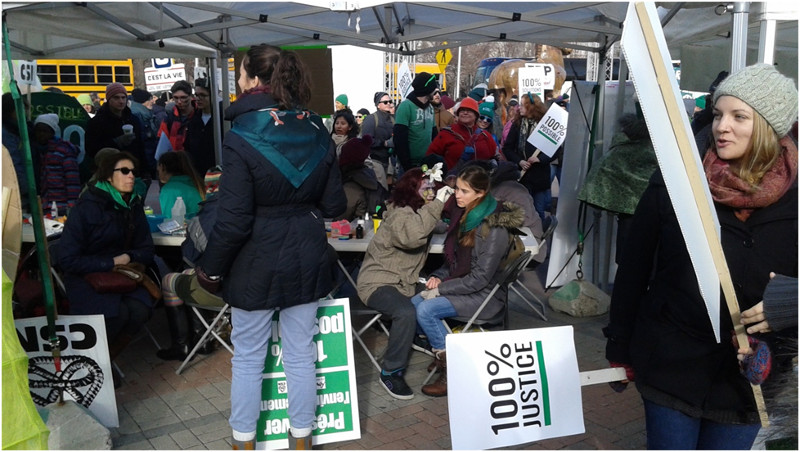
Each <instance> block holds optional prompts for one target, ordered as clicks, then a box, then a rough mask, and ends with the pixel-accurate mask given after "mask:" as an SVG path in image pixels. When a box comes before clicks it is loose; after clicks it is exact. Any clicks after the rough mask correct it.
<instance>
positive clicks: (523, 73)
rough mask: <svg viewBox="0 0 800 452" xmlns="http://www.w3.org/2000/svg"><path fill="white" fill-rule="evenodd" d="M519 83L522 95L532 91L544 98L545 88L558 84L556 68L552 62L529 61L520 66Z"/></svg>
mask: <svg viewBox="0 0 800 452" xmlns="http://www.w3.org/2000/svg"><path fill="white" fill-rule="evenodd" d="M518 83H519V87H518V90H517V92H518V93H519V96H520V97H522V96H523V95H524V94H525V93H528V92H530V93H533V94H536V95H538V96H539V97H540V98H541V99H542V100H544V90H546V89H553V88H554V87H555V85H556V68H555V67H554V66H553V65H552V64H542V63H528V64H526V65H525V67H521V68H519V72H518Z"/></svg>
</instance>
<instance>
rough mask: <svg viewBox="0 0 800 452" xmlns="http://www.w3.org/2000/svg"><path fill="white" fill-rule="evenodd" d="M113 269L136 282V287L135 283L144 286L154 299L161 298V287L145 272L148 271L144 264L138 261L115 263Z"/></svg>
mask: <svg viewBox="0 0 800 452" xmlns="http://www.w3.org/2000/svg"><path fill="white" fill-rule="evenodd" d="M111 271H112V272H115V273H117V274H118V275H122V276H124V277H126V278H128V280H129V281H131V282H133V283H134V288H135V285H140V286H142V287H144V288H145V290H147V293H148V294H150V296H151V297H152V298H153V299H154V300H158V299H160V298H161V288H160V287H158V285H157V284H156V283H155V282H153V280H152V279H150V277H149V276H147V274H145V273H144V272H145V271H146V267H145V266H144V265H142V264H140V263H138V262H131V263H130V264H125V265H115V266H114V269H113V270H111Z"/></svg>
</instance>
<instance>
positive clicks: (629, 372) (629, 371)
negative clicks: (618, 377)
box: [608, 361, 636, 392]
mask: <svg viewBox="0 0 800 452" xmlns="http://www.w3.org/2000/svg"><path fill="white" fill-rule="evenodd" d="M608 363H609V364H610V365H611V367H622V368H624V369H625V376H626V377H628V378H627V380H622V381H610V382H608V385H609V386H611V389H613V390H614V391H615V392H622V391H624V390H625V388H627V387H628V383H630V382H631V381H634V380H635V376H636V375H635V374H634V373H633V367H631V366H630V365H629V364H622V363H615V362H613V361H609V362H608Z"/></svg>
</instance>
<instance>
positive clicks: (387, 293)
mask: <svg viewBox="0 0 800 452" xmlns="http://www.w3.org/2000/svg"><path fill="white" fill-rule="evenodd" d="M367 306H369V307H370V308H372V309H375V310H376V311H379V312H381V313H383V314H386V315H388V316H391V318H392V329H391V330H390V331H389V344H388V346H387V347H386V354H385V355H384V357H383V370H386V371H394V370H397V369H402V368H405V367H406V365H407V364H408V354H409V353H410V352H411V344H412V342H413V341H414V334H415V333H416V330H417V311H416V310H415V309H414V305H413V304H411V299H410V298H409V297H407V296H405V295H403V294H401V293H400V292H399V291H398V290H397V289H396V288H395V287H393V286H383V287H380V288H378V290H376V291H375V292H373V293H372V295H370V297H369V299H368V300H367Z"/></svg>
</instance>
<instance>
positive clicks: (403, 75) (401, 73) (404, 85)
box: [397, 60, 414, 99]
mask: <svg viewBox="0 0 800 452" xmlns="http://www.w3.org/2000/svg"><path fill="white" fill-rule="evenodd" d="M413 81H414V74H412V73H411V69H410V68H409V67H408V61H405V60H404V61H403V63H402V64H400V68H398V69H397V91H398V92H399V93H401V94H402V96H403V99H405V98H406V96H408V93H410V92H411V90H412V88H411V82H413Z"/></svg>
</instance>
